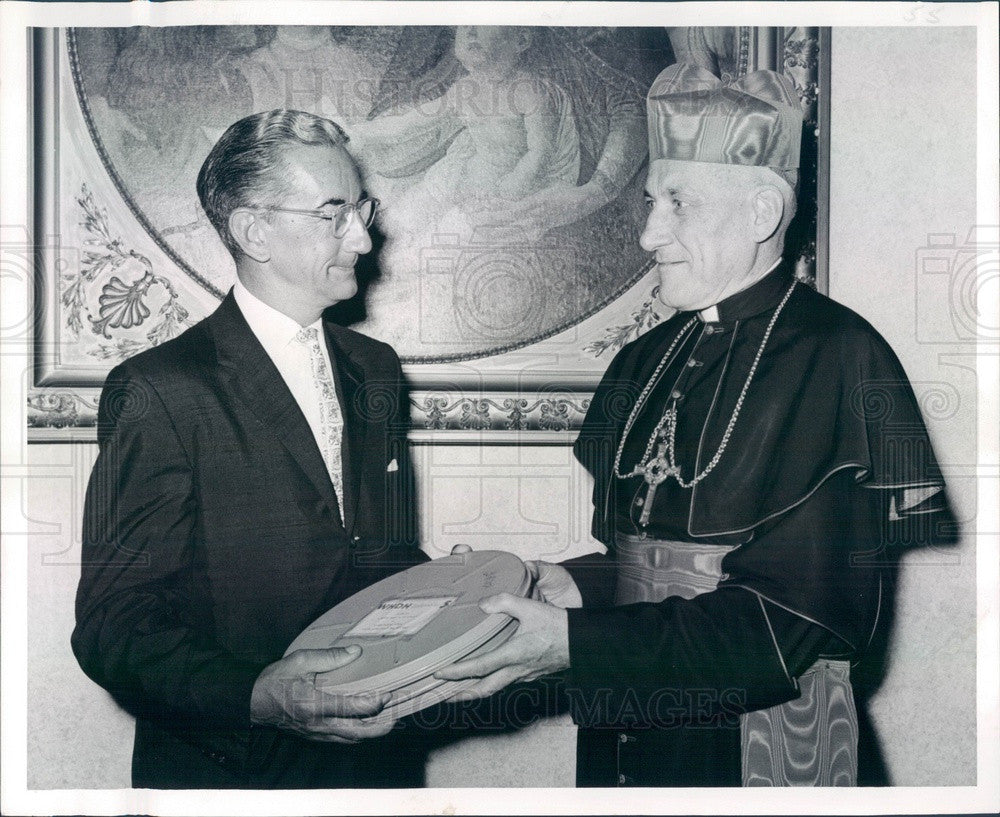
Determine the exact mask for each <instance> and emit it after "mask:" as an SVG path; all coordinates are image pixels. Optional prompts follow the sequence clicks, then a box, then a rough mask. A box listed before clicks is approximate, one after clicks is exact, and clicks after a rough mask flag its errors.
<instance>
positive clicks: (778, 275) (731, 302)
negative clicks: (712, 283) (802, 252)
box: [698, 258, 789, 323]
mask: <svg viewBox="0 0 1000 817" xmlns="http://www.w3.org/2000/svg"><path fill="white" fill-rule="evenodd" d="M782 261H783V259H781V258H779V259H778V260H777V261H775V262H774V265H773V266H772V267H771V269H769V270H768V271H767V273H766V274H765V275H764V277H763V278H761V279H760V280H759V281H757V283H755V284H751V285H750V286H749V287H747V288H746V289H744V290H741V291H740V292H737V293H735V294H733V295H730V296H729V297H728V298H725V299H724V300H721V301H719V303H717V304H714V305H712V306H709V307H706V308H705V309H702V310H700V311H699V312H698V317H700V318H701V319H702V320H703V321H704V322H705V323H719V322H731V321H737V320H743V319H744V318H751V317H753V316H754V315H758V314H760V313H761V312H766V311H767V310H769V309H773V308H774V307H776V306H777V305H778V303H780V301H781V299H782V297H783V296H784V294H785V292H786V290H787V289H788V283H789V272H788V266H787V265H786V264H784V263H782Z"/></svg>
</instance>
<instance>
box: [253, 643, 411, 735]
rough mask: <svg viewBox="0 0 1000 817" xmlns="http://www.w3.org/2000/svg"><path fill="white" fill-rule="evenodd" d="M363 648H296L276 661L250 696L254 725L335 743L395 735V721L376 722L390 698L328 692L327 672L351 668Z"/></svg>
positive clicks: (256, 684)
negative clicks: (372, 718) (372, 719)
mask: <svg viewBox="0 0 1000 817" xmlns="http://www.w3.org/2000/svg"><path fill="white" fill-rule="evenodd" d="M359 655H361V648H360V647H358V646H353V645H352V646H350V647H347V648H346V649H340V648H338V647H331V648H330V649H328V650H296V651H295V652H293V653H292V654H291V655H288V656H285V657H284V658H282V659H281V660H280V661H275V662H274V663H273V664H271V665H270V666H267V667H265V668H264V671H263V672H262V673H261V674H260V676H259V677H258V678H257V682H256V683H255V684H254V687H253V694H252V695H251V698H250V717H251V720H252V721H253V722H254V723H259V724H267V725H269V726H277V727H278V728H279V729H284V730H285V731H288V732H293V733H294V734H296V735H298V736H299V737H303V738H307V739H309V740H318V741H327V742H331V743H357V742H358V741H360V740H363V739H364V738H379V737H382V736H383V735H386V734H388V733H389V732H391V731H392V727H393V725H394V723H393V722H389V723H377V724H376V723H370V722H368V721H365V720H364V718H365V717H367V716H371V715H376V714H378V713H379V712H380V711H381V710H382V708H383V707H384V706H385V705H386V704H387V703H388V702H389V698H390V696H389V695H382V696H377V695H334V694H331V693H328V692H324V691H323V673H325V672H330V671H332V670H336V669H339V668H340V667H343V666H345V665H346V664H350V663H351V662H352V661H354V660H355V659H356V658H357V657H358V656H359Z"/></svg>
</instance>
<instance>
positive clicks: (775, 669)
mask: <svg viewBox="0 0 1000 817" xmlns="http://www.w3.org/2000/svg"><path fill="white" fill-rule="evenodd" d="M779 310H780V314H778V315H777V319H775V313H776V312H778V311H779ZM765 335H766V342H765ZM751 372H752V376H751ZM748 379H749V381H750V382H749V384H747V381H748ZM741 395H742V397H741ZM671 407H673V410H674V414H673V421H672V424H673V435H672V440H671V442H672V453H673V458H672V464H673V465H676V467H677V468H678V469H679V475H680V478H681V480H683V482H684V483H685V484H686V486H687V487H684V486H682V485H681V484H679V482H678V480H677V479H675V478H673V477H672V476H667V477H666V478H663V479H662V481H659V482H657V483H656V484H651V482H650V481H647V479H646V476H645V473H646V472H645V471H643V470H642V469H643V465H644V464H646V463H649V462H650V461H651V460H655V459H657V456H658V455H659V456H660V462H659V465H658V466H654V468H653V469H652V471H653V474H654V476H656V477H657V478H659V477H662V476H663V472H664V471H665V470H667V468H666V466H667V465H668V464H669V463H670V450H669V448H668V446H667V438H668V437H670V436H671V435H669V434H668V431H669V426H670V423H667V422H665V414H666V412H667V410H668V409H670V408H671ZM734 412H735V413H737V415H738V416H737V417H736V420H735V423H734V422H732V421H733V415H734ZM658 427H659V433H658ZM626 429H627V433H626ZM720 448H721V456H720V455H719V454H718V452H719V450H720ZM575 453H576V456H577V457H578V458H579V460H580V461H581V462H582V463H583V465H584V466H585V467H586V468H587V469H588V470H589V471H590V473H591V474H592V475H593V477H594V519H593V533H594V536H595V537H596V538H597V539H599V540H600V541H602V542H604V543H605V544H606V545H607V547H608V556H607V557H606V558H603V559H602V558H593V557H591V558H587V557H584V558H583V559H577V560H571V561H570V562H566V563H564V565H565V566H566V567H567V568H568V569H569V570H570V572H571V574H572V575H573V577H574V579H575V580H576V582H577V585H578V586H579V587H580V590H581V594H582V596H583V599H584V606H583V608H582V609H571V610H569V611H568V617H569V647H570V670H569V672H568V679H567V681H568V686H567V697H568V702H569V707H570V711H571V713H572V715H573V718H574V720H575V721H576V723H577V724H578V725H579V726H580V727H581V729H580V737H579V742H578V766H577V777H578V783H579V784H580V785H600V786H613V785H636V786H695V785H697V786H710V785H740V784H741V783H742V784H745V785H754V784H761V785H788V784H794V783H803V784H819V785H837V784H852V783H854V782H857V781H856V775H857V774H858V772H857V771H856V770H857V766H858V758H857V755H856V754H853V755H852V753H854V752H857V751H859V750H860V757H861V760H860V764H861V767H862V768H861V770H860V779H861V781H862V782H866V781H869V780H871V779H872V777H871V775H872V772H871V770H870V769H866V768H865V761H866V758H868V757H869V755H870V754H871V752H870V751H869V750H870V749H871V746H870V733H869V732H867V731H866V729H865V723H864V721H863V720H862V722H861V724H860V731H861V738H860V747H859V746H858V742H859V741H858V737H857V735H858V731H859V723H858V716H857V714H856V710H855V705H854V701H853V693H852V687H851V682H850V677H851V675H852V674H853V675H855V676H856V677H857V676H859V673H860V672H861V670H863V668H864V665H865V662H866V661H875V662H877V661H878V659H879V657H880V655H879V653H880V652H881V651H882V646H883V644H882V634H881V627H880V625H881V626H884V622H885V620H886V619H887V614H888V613H889V612H890V611H891V590H892V566H893V564H894V562H895V561H896V560H897V558H898V554H899V552H900V549H901V548H902V547H907V546H915V545H930V544H941V543H946V542H950V541H952V540H953V538H954V534H955V524H954V520H953V518H952V517H951V515H950V513H949V511H948V508H947V504H946V500H945V494H944V491H943V481H942V478H941V473H940V470H939V468H938V466H937V463H936V460H935V458H934V455H933V453H932V450H931V445H930V441H929V439H928V436H927V432H926V429H925V426H924V424H923V421H922V419H921V415H920V411H919V407H918V404H917V402H916V400H915V398H914V395H913V392H912V389H911V387H910V385H909V383H908V381H907V378H906V375H905V373H904V371H903V369H902V367H901V365H900V363H899V361H898V360H897V358H896V356H895V355H894V354H893V352H892V350H891V349H890V348H889V346H888V345H887V344H886V342H885V341H884V340H883V339H882V338H881V337H880V336H879V334H878V333H877V332H876V331H875V330H874V329H873V328H872V327H871V326H870V325H869V324H868V323H867V322H866V321H865V320H864V319H863V318H861V317H860V316H858V315H857V314H855V313H854V312H852V311H851V310H849V309H847V308H846V307H844V306H842V305H840V304H838V303H836V302H834V301H832V300H830V299H829V298H826V297H825V296H823V295H821V294H819V293H817V292H816V291H815V290H813V289H812V288H810V287H809V286H807V285H805V284H802V283H797V282H795V281H794V280H793V276H792V273H791V269H790V265H788V264H787V263H782V264H779V265H778V266H777V268H775V269H774V270H773V271H771V272H770V273H769V274H768V275H767V276H766V277H764V278H763V279H761V280H760V281H758V282H757V283H756V284H754V285H752V286H751V287H749V288H748V289H746V290H744V291H742V292H739V293H737V294H735V295H733V296H731V297H729V298H727V299H725V300H724V301H722V302H720V303H718V304H717V305H715V306H714V307H712V308H710V309H706V310H702V311H701V312H698V313H694V312H682V313H679V314H677V315H675V316H674V317H672V318H671V319H669V320H667V321H665V322H664V323H662V324H661V325H659V326H657V327H655V328H653V329H652V330H650V331H649V332H648V333H647V334H646V335H644V336H643V337H641V338H639V339H638V340H636V341H635V342H633V343H631V344H629V345H627V346H626V347H625V348H623V349H622V350H621V352H620V353H619V354H618V355H617V357H616V358H615V359H614V361H613V362H612V363H611V365H610V367H609V369H608V371H607V373H606V374H605V376H604V378H603V380H602V381H601V383H600V385H599V387H598V388H597V390H596V392H595V394H594V397H593V399H592V401H591V404H590V407H589V410H588V412H587V415H586V418H585V420H584V424H583V427H582V430H581V432H580V435H579V438H578V440H577V442H576V445H575ZM713 460H714V461H715V465H714V466H712V465H711V464H712V462H713ZM709 466H711V467H709ZM646 470H647V471H648V470H649V469H648V468H647V469H646ZM637 471H638V472H639V473H636V472H637ZM706 471H707V473H705V472H706ZM616 474H617V475H616ZM696 475H700V479H699V481H697V482H695V484H693V485H692V484H691V483H692V482H693V481H694V479H693V478H694V477H695V476H696ZM616 602H617V603H616ZM807 699H809V700H808V701H807ZM818 710H822V711H818ZM862 718H863V713H862ZM758 761H760V762H758Z"/></svg>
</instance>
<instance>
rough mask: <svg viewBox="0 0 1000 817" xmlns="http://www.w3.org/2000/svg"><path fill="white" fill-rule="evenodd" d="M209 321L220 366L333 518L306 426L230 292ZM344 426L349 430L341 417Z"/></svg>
mask: <svg viewBox="0 0 1000 817" xmlns="http://www.w3.org/2000/svg"><path fill="white" fill-rule="evenodd" d="M208 321H209V325H210V327H211V331H212V336H213V339H214V341H215V345H216V351H217V354H218V359H219V364H220V365H221V366H222V368H223V369H224V370H226V372H227V373H228V378H229V382H230V384H231V386H232V387H233V389H234V391H235V392H236V393H237V394H238V395H239V397H240V399H241V400H242V401H243V402H244V403H246V404H247V405H248V406H249V407H250V409H251V410H252V411H253V412H254V414H255V415H256V416H257V418H258V419H259V420H260V422H261V423H262V424H263V425H264V426H266V427H267V428H268V429H269V430H270V431H271V432H272V433H273V434H274V435H275V436H276V437H277V438H278V439H279V440H280V441H281V443H282V445H283V446H284V447H285V448H286V449H287V450H288V453H289V454H291V456H292V458H293V459H294V460H295V462H296V463H298V465H299V467H300V468H301V469H302V470H303V472H305V475H306V476H307V477H308V478H309V480H310V481H311V482H312V483H313V485H314V486H315V487H316V490H317V491H318V492H319V494H320V496H321V497H322V498H323V500H324V501H325V502H326V503H327V505H328V506H329V507H330V509H331V512H332V513H334V515H335V516H336V514H337V511H336V509H337V501H336V499H335V493H334V490H333V484H332V483H331V482H330V475H329V474H328V473H327V471H326V465H325V464H324V463H323V456H322V454H320V450H319V447H318V446H317V445H316V440H315V438H314V437H313V434H312V430H311V429H310V428H309V423H308V422H307V421H306V418H305V415H303V414H302V410H301V409H300V408H299V405H298V403H296V402H295V398H294V397H293V396H292V393H291V391H289V389H288V386H287V385H286V384H285V381H284V379H283V378H282V377H281V373H280V372H279V371H278V369H277V367H276V366H275V365H274V363H273V362H272V361H271V358H270V357H269V356H268V354H267V352H266V351H264V347H263V346H261V344H260V341H258V340H257V336H256V335H254V333H253V330H251V329H250V326H249V324H247V322H246V319H245V318H244V317H243V314H242V313H241V312H240V310H239V307H238V306H237V305H236V300H235V299H234V298H233V294H232V292H230V293H229V295H227V296H226V298H225V300H223V302H222V305H221V306H220V307H219V308H218V309H217V310H216V311H215V312H214V313H213V314H212V315H211V316H210V317H209V319H208ZM344 424H345V427H347V426H348V422H347V420H346V418H345V423H344ZM345 505H346V502H345Z"/></svg>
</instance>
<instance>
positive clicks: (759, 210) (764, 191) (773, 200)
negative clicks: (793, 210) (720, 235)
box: [750, 184, 785, 244]
mask: <svg viewBox="0 0 1000 817" xmlns="http://www.w3.org/2000/svg"><path fill="white" fill-rule="evenodd" d="M784 215H785V200H784V198H783V197H782V195H781V191H780V190H778V188H777V187H772V186H771V185H769V184H768V185H761V186H760V187H757V188H755V189H754V191H753V192H752V193H751V196H750V231H751V233H752V234H753V237H754V239H756V241H757V243H758V244H763V243H764V242H765V241H767V240H768V239H769V238H770V237H771V236H773V235H774V234H775V232H777V230H778V228H779V227H780V226H781V219H782V217H783V216H784Z"/></svg>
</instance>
